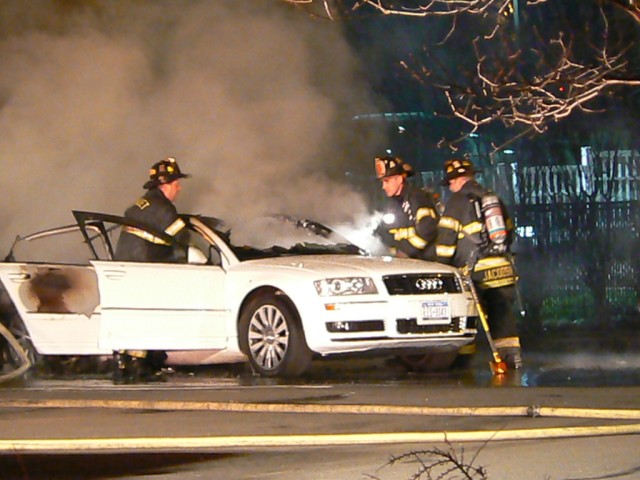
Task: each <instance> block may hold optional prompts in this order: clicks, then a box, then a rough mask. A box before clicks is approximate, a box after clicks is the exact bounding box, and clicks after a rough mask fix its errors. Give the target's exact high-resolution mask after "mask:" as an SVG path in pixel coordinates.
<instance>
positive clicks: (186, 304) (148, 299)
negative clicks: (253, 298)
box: [74, 212, 227, 350]
mask: <svg viewBox="0 0 640 480" xmlns="http://www.w3.org/2000/svg"><path fill="white" fill-rule="evenodd" d="M74 214H75V215H76V218H77V220H78V222H79V224H82V223H83V222H85V221H87V220H89V219H93V220H96V219H100V218H103V219H104V220H107V221H109V222H111V223H117V224H121V225H129V226H135V227H136V228H139V229H142V230H146V231H148V232H149V233H150V234H152V235H154V236H156V237H158V238H162V239H163V240H165V241H167V242H169V243H172V244H173V243H175V241H174V239H173V238H172V237H170V236H168V235H166V234H164V233H163V232H157V231H153V230H150V229H148V228H146V227H144V226H142V225H140V224H136V223H135V222H131V221H130V220H128V219H124V218H122V217H114V216H110V215H109V216H104V215H101V214H92V213H88V212H74ZM190 232H191V235H198V233H197V232H195V231H192V230H191V231H190ZM200 241H201V240H200ZM91 263H92V265H93V267H94V268H95V271H96V274H97V277H98V288H99V290H100V306H101V311H102V321H101V328H100V338H99V344H100V347H101V348H108V349H111V350H121V349H131V350H134V349H142V350H208V349H222V348H225V347H226V345H227V329H226V318H227V310H226V306H225V295H224V279H225V271H224V270H223V269H222V267H221V266H219V265H208V264H186V263H146V262H121V261H116V260H93V261H92V262H91Z"/></svg>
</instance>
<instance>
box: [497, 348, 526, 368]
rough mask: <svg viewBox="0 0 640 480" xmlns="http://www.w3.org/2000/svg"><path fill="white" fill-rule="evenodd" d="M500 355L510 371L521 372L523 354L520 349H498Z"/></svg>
mask: <svg viewBox="0 0 640 480" xmlns="http://www.w3.org/2000/svg"><path fill="white" fill-rule="evenodd" d="M498 353H499V354H500V357H502V360H503V361H504V362H505V363H506V364H507V369H508V370H520V369H521V368H522V352H521V351H520V347H502V348H498Z"/></svg>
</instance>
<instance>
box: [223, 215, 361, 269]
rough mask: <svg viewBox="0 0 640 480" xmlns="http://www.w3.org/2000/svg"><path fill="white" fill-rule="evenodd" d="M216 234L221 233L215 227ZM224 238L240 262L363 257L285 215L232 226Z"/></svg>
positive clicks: (325, 231) (333, 236) (321, 229)
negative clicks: (324, 257)
mask: <svg viewBox="0 0 640 480" xmlns="http://www.w3.org/2000/svg"><path fill="white" fill-rule="evenodd" d="M216 230H218V231H220V230H221V228H220V226H219V225H218V226H217V228H216ZM223 231H224V230H223ZM225 236H226V240H228V242H229V246H230V247H231V249H232V250H233V252H234V253H235V254H236V256H237V257H238V258H239V259H240V260H251V259H258V258H270V257H281V256H285V255H322V254H325V255H326V254H343V255H347V254H348V255H354V254H355V255H361V254H364V252H363V251H362V250H361V249H360V248H359V247H358V246H356V245H354V244H352V243H351V242H349V241H348V240H347V239H346V238H344V237H342V236H341V235H339V234H338V233H336V232H334V231H333V230H331V229H329V228H327V227H325V226H324V225H321V224H319V223H316V222H312V221H309V220H301V219H297V218H293V217H289V216H285V215H274V216H269V217H261V218H254V219H250V220H247V219H245V220H242V221H239V222H236V224H235V225H233V226H231V227H230V228H229V229H228V230H226V231H225Z"/></svg>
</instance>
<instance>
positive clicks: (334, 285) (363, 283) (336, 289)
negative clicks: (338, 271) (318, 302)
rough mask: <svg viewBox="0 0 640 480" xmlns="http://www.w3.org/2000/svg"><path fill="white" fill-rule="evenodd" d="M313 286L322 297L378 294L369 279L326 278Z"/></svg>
mask: <svg viewBox="0 0 640 480" xmlns="http://www.w3.org/2000/svg"><path fill="white" fill-rule="evenodd" d="M313 284H314V285H315V287H316V290H317V292H318V295H320V296H321V297H330V296H336V295H365V294H368V293H378V290H377V289H376V286H375V285H374V283H373V280H372V279H371V278H369V277H346V278H325V279H323V280H316V281H315V282H313Z"/></svg>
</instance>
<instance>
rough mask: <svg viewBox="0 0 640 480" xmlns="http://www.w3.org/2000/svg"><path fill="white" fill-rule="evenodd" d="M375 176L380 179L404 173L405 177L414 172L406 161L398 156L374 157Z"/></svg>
mask: <svg viewBox="0 0 640 480" xmlns="http://www.w3.org/2000/svg"><path fill="white" fill-rule="evenodd" d="M375 167H376V178H377V179H378V180H382V179H383V178H385V177H391V176H392V175H402V174H406V175H407V177H411V176H412V175H414V174H415V172H414V171H413V168H411V165H409V164H408V163H406V162H405V161H404V160H402V159H401V158H400V157H390V156H387V157H376V159H375Z"/></svg>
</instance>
